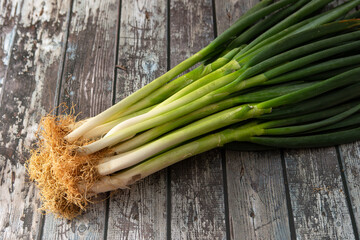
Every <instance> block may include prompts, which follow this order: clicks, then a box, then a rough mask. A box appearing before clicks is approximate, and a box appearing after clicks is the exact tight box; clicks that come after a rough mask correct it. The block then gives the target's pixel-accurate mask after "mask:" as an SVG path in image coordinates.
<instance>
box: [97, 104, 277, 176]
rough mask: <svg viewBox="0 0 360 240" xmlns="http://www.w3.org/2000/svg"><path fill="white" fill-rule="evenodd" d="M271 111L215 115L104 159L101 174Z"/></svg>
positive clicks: (241, 108) (239, 109) (244, 108)
mask: <svg viewBox="0 0 360 240" xmlns="http://www.w3.org/2000/svg"><path fill="white" fill-rule="evenodd" d="M270 111H271V109H259V108H257V107H256V106H253V105H243V106H237V107H234V108H230V109H227V110H224V111H222V112H219V113H216V114H213V115H211V116H208V117H206V118H203V119H201V120H198V121H196V122H194V123H191V124H189V125H187V126H185V127H183V128H180V129H178V130H176V131H174V132H172V133H170V134H168V135H166V136H164V137H162V138H160V139H159V140H156V141H153V142H151V143H149V144H147V145H144V146H142V147H140V148H137V149H134V150H133V151H130V152H127V153H124V154H120V155H116V156H114V157H109V158H105V159H103V161H101V162H100V163H99V165H98V167H97V169H98V172H99V174H101V175H108V174H111V173H113V172H116V171H119V170H121V169H124V168H127V167H130V166H133V165H134V164H137V163H139V162H141V161H143V160H145V159H147V158H150V157H152V156H154V155H156V154H158V153H160V152H162V151H164V150H166V149H169V148H171V147H174V146H176V145H177V144H180V143H183V142H185V141H187V140H190V139H192V138H195V137H198V136H201V135H203V134H206V133H208V132H211V131H214V130H216V129H220V128H222V127H225V126H228V125H230V124H234V123H237V122H240V121H244V120H246V119H249V118H254V117H256V116H260V115H262V114H264V113H269V112H270Z"/></svg>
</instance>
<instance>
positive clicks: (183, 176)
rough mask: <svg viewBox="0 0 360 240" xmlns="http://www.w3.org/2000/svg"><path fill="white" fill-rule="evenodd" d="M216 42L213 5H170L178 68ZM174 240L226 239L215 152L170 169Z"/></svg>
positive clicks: (182, 1) (184, 0) (178, 0)
mask: <svg viewBox="0 0 360 240" xmlns="http://www.w3.org/2000/svg"><path fill="white" fill-rule="evenodd" d="M213 38H214V26H213V16H212V1H210V0H205V1H190V0H172V1H170V49H171V50H170V62H171V67H174V66H175V65H176V64H178V63H179V62H181V61H183V60H184V59H186V58H188V57H190V56H191V55H192V54H194V53H196V52H197V51H199V50H200V49H202V48H203V47H205V46H206V45H207V44H208V43H209V42H210V41H211V40H212V39H213ZM170 171H171V174H170V176H171V237H172V239H224V238H225V237H226V225H225V206H224V198H223V196H224V192H223V176H222V174H223V171H222V168H221V154H220V151H218V150H214V151H210V152H207V153H204V154H201V155H199V156H196V157H192V158H190V159H187V160H185V161H183V162H181V163H178V164H176V165H174V166H171V167H170Z"/></svg>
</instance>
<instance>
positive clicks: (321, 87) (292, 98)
mask: <svg viewBox="0 0 360 240" xmlns="http://www.w3.org/2000/svg"><path fill="white" fill-rule="evenodd" d="M359 74H360V68H355V69H352V70H350V71H347V72H345V73H342V74H340V75H337V76H335V77H333V78H330V79H327V80H324V81H322V82H319V83H316V84H314V85H311V86H309V87H306V88H303V89H301V90H298V91H296V92H292V93H289V94H286V95H284V96H280V97H277V98H274V99H271V100H268V101H265V102H262V103H259V104H258V107H259V108H275V107H279V106H284V105H287V104H294V103H297V102H300V101H304V100H306V99H309V98H312V97H315V96H318V95H320V94H322V93H325V92H328V91H330V90H333V89H335V88H340V87H343V86H347V85H350V84H354V83H356V82H358V81H359Z"/></svg>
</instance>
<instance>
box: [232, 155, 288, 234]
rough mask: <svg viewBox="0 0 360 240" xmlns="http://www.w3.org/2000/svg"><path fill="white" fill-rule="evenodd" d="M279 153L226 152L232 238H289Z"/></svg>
mask: <svg viewBox="0 0 360 240" xmlns="http://www.w3.org/2000/svg"><path fill="white" fill-rule="evenodd" d="M279 155H280V154H279V152H277V151H274V152H232V151H227V154H226V165H227V180H228V184H227V185H228V199H229V209H230V210H229V215H230V216H229V218H230V219H229V222H230V237H231V239H241V238H242V237H243V236H247V237H246V239H274V240H276V239H290V227H289V219H288V209H287V205H286V196H285V187H284V180H283V174H282V171H283V170H282V166H281V161H279Z"/></svg>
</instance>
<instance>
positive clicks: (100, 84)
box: [43, 0, 119, 239]
mask: <svg viewBox="0 0 360 240" xmlns="http://www.w3.org/2000/svg"><path fill="white" fill-rule="evenodd" d="M118 8H119V6H118V1H117V0H112V1H100V0H97V1H93V0H91V1H90V0H88V1H74V2H73V8H72V14H71V24H70V29H69V36H68V42H67V49H66V58H65V69H64V75H63V77H62V79H63V81H62V86H61V98H60V99H61V100H60V101H61V102H65V103H67V105H68V106H71V104H72V103H75V104H76V110H77V112H82V114H81V116H80V118H84V117H90V116H94V115H96V114H98V113H100V112H101V111H103V110H105V109H106V108H108V107H110V106H111V104H112V86H113V82H114V69H115V53H116V38H117V31H116V30H117V17H118ZM105 205H106V201H102V202H100V203H98V204H95V205H93V206H92V207H91V208H90V209H89V210H88V212H87V213H86V214H84V215H83V216H80V217H78V218H77V219H74V220H73V221H71V222H69V221H67V220H65V219H55V218H54V216H52V215H48V216H46V218H45V225H44V233H43V239H102V238H103V236H104V231H106V229H105V217H106V213H105V212H106V207H105Z"/></svg>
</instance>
